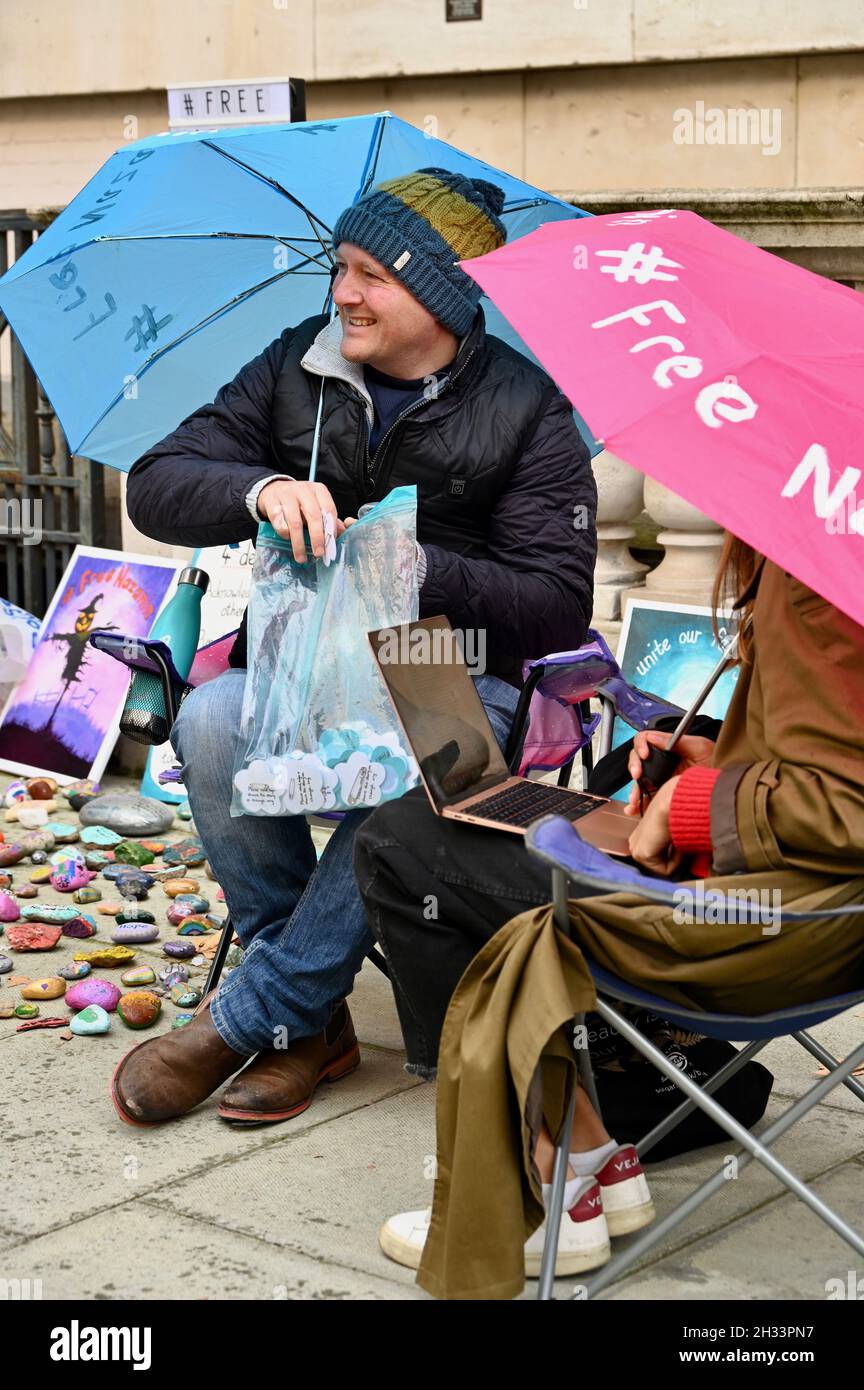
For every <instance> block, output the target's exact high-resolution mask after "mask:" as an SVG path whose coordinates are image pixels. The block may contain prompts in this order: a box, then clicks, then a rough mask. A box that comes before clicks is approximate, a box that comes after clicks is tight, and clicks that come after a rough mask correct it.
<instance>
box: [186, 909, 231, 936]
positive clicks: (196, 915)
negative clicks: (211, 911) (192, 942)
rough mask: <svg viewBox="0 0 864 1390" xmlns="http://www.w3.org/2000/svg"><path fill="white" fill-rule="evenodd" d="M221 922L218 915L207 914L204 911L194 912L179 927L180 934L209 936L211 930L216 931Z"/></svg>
mask: <svg viewBox="0 0 864 1390" xmlns="http://www.w3.org/2000/svg"><path fill="white" fill-rule="evenodd" d="M218 925H221V924H220V923H219V919H218V918H217V917H210V916H205V914H204V913H203V912H192V913H190V914H189V916H188V917H184V918H183V921H182V922H181V923H180V925H179V927H178V928H177V935H178V936H207V935H208V934H209V933H210V932H211V931H216V928H217V926H218Z"/></svg>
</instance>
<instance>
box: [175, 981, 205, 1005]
mask: <svg viewBox="0 0 864 1390" xmlns="http://www.w3.org/2000/svg"><path fill="white" fill-rule="evenodd" d="M171 1000H172V1002H173V1003H174V1004H177V1005H178V1006H179V1007H180V1008H181V1009H194V1007H195V1005H196V1004H200V1003H201V991H200V989H198V988H196V986H195V985H190V984H182V985H174V986H172V989H171Z"/></svg>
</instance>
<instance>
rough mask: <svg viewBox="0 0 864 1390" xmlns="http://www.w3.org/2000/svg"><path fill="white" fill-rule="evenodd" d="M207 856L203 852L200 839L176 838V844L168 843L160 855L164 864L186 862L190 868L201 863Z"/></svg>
mask: <svg viewBox="0 0 864 1390" xmlns="http://www.w3.org/2000/svg"><path fill="white" fill-rule="evenodd" d="M206 858H207V856H206V854H205V853H204V846H203V844H202V843H201V841H200V840H193V839H188V840H178V842H177V844H176V845H169V846H168V848H167V849H166V851H165V853H164V854H163V856H162V861H163V863H165V864H168V865H172V864H188V865H189V867H190V868H192V867H194V865H196V864H203V863H204V861H205V859H206Z"/></svg>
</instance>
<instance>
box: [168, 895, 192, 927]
mask: <svg viewBox="0 0 864 1390" xmlns="http://www.w3.org/2000/svg"><path fill="white" fill-rule="evenodd" d="M194 911H195V909H194V907H190V906H189V899H188V898H185V897H181V898H175V899H174V901H173V903H172V904H171V906H170V907H169V908H168V911H167V912H166V913H165V916H166V917H167V919H168V921H169V922H170V923H171V925H172V927H179V925H180V923H181V922H183V921H185V919H186V918H187V917H191V916H192V914H193V912H194Z"/></svg>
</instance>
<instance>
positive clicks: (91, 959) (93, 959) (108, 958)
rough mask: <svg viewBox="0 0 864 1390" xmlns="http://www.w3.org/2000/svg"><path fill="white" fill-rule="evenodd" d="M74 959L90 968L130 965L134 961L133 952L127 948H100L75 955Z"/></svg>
mask: <svg viewBox="0 0 864 1390" xmlns="http://www.w3.org/2000/svg"><path fill="white" fill-rule="evenodd" d="M74 959H75V960H86V962H87V964H88V965H90V966H94V965H131V963H132V961H133V960H134V959H135V952H134V951H132V950H130V949H129V947H128V946H102V947H100V948H99V949H98V950H96V951H88V952H87V953H86V954H80V955H76V956H75V957H74Z"/></svg>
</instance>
